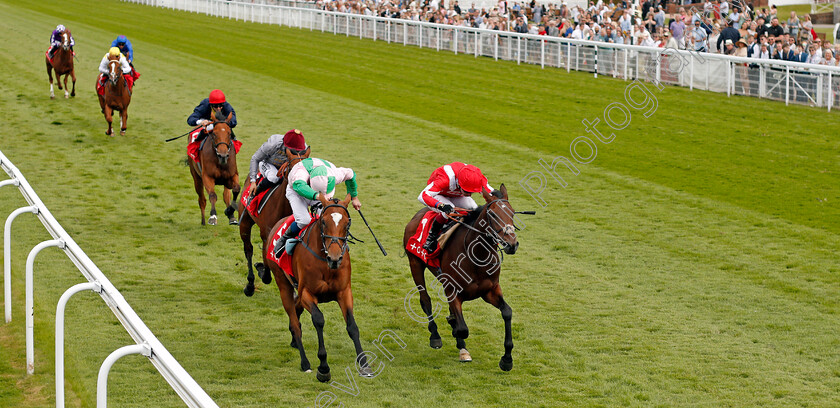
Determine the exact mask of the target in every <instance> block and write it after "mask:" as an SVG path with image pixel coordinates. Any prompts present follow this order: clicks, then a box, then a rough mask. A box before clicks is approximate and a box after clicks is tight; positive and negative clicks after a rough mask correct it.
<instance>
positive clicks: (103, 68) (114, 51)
mask: <svg viewBox="0 0 840 408" xmlns="http://www.w3.org/2000/svg"><path fill="white" fill-rule="evenodd" d="M112 59H119V61H120V68H121V70H122V74H123V75H124V76H125V78H126V81H128V82H129V83H131V82H134V81H133V80H132V79H131V67H130V66H129V65H128V61H127V60H126V58H125V56H124V55H122V54H121V53H120V49H119V48H117V47H111V49H109V50H108V53H107V54H105V56H104V57H102V62H100V63H99V84H100V85H104V84H105V81H106V79H107V78H108V74H110V72H108V63H109V62H110V61H111V60H112ZM129 85H130V84H129Z"/></svg>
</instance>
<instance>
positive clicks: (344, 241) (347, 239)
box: [300, 204, 362, 265]
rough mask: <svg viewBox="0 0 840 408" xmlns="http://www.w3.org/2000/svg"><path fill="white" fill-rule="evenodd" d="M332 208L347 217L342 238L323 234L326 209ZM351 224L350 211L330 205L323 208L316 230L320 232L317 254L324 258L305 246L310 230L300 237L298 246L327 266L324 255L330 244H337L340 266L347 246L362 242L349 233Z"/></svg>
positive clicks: (327, 260)
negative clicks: (319, 246)
mask: <svg viewBox="0 0 840 408" xmlns="http://www.w3.org/2000/svg"><path fill="white" fill-rule="evenodd" d="M333 207H336V208H340V209H341V211H343V212H344V214H346V215H347V227H346V229H345V231H344V236H340V237H338V236H334V235H328V234H326V233H325V232H324V231H326V230H327V229H326V225H325V223H326V218H327V217H325V213H326V212H327V210H328V209H330V208H333ZM352 223H353V220H352V219H351V218H350V211H349V210H348V209H347V207H345V206H343V205H341V204H330V205H328V206H326V207H324V208H323V209H322V210H321V216H320V219H319V220H318V228H319V229H320V230H321V240H320V241H321V250H320V251H319V252H320V253H323V254H324V256H322V255H321V254H320V253H316V252H315V251H313V250H312V248H310V247H309V245H306V242H307V240H308V238H309V234H310V233H311V231H312V228H307V229H306V232H304V233H303V236H302V237H301V240H300V245H303V247H304V248H306V250H307V251H309V253H311V254H312V256H314V257H315V258H317V259H318V260H320V261H324V262H326V263H327V264H329V263H330V260H329V259H328V258H327V257H326V255H327V254H328V252H327V249H328V248H329V247H330V246H332V244H338V245H340V246H341V255H340V256H339V257H338V265H341V261H342V260H343V259H344V254H345V253H347V249H348V248H349V245H348V244H353V243H355V242H354V241H359V242H362V241H361V240H359V239H357V238H356V237H354V236H353V234H351V233H350V224H352ZM328 238H329V243H327V239H328Z"/></svg>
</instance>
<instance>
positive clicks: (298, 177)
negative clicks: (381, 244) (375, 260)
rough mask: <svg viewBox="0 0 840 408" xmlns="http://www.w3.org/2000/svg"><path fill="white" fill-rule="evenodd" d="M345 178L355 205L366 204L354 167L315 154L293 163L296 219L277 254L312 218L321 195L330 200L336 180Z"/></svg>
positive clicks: (290, 190) (290, 188) (289, 191)
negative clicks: (310, 211) (359, 188)
mask: <svg viewBox="0 0 840 408" xmlns="http://www.w3.org/2000/svg"><path fill="white" fill-rule="evenodd" d="M342 182H344V183H345V185H346V186H347V193H348V194H350V196H351V197H353V200H352V202H353V208H355V209H357V210H358V209H359V208H362V203H361V202H360V201H359V193H358V191H357V190H356V173H355V172H354V171H353V169H349V168H346V167H335V165H333V164H332V163H330V162H328V161H326V160H322V159H313V158H308V159H303V160H301V161H300V162H298V163H297V164H295V165H294V166H293V167H292V170H291V171H290V172H289V183H288V185H287V186H286V198H287V199H289V204H291V206H292V213H293V214H294V217H295V222H293V223H292V224H291V225H289V228H288V229H287V230H286V232H284V233H283V236H282V237H281V238H280V243H279V244H277V246H275V248H276V249H275V256H277V257H278V258H279V257H280V254H282V252H283V251H284V250H285V248H286V241H287V240H289V238H293V237H295V236H297V234H298V233H299V232H300V231H301V230H302V229H303V228H304V227H306V226H307V225H309V223H310V222H311V221H312V217H311V216H310V215H309V206H310V205H313V204H316V203H319V202H320V199H319V196H323V197H324V198H326V199H327V200H329V199H332V197H333V195H334V194H335V186H336V184H338V183H342Z"/></svg>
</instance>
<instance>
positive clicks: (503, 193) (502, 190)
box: [499, 183, 508, 200]
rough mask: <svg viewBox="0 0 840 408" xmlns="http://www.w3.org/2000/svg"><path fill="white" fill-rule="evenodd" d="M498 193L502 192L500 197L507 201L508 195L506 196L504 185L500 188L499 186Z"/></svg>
mask: <svg viewBox="0 0 840 408" xmlns="http://www.w3.org/2000/svg"><path fill="white" fill-rule="evenodd" d="M499 191H501V192H502V197H504V198H505V200H507V199H508V195H507V187H505V183H502V185H501V186H499Z"/></svg>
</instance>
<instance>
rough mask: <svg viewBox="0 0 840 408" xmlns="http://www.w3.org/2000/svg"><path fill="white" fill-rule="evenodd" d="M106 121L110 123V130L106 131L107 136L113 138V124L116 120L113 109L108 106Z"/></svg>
mask: <svg viewBox="0 0 840 408" xmlns="http://www.w3.org/2000/svg"><path fill="white" fill-rule="evenodd" d="M104 113H105V121H106V122H108V130H106V131H105V134H106V135H108V136H111V135H113V134H114V130H113V129H112V128H111V122H113V120H114V110H113V109H111V107H110V106H108V104H105V112H104Z"/></svg>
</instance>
